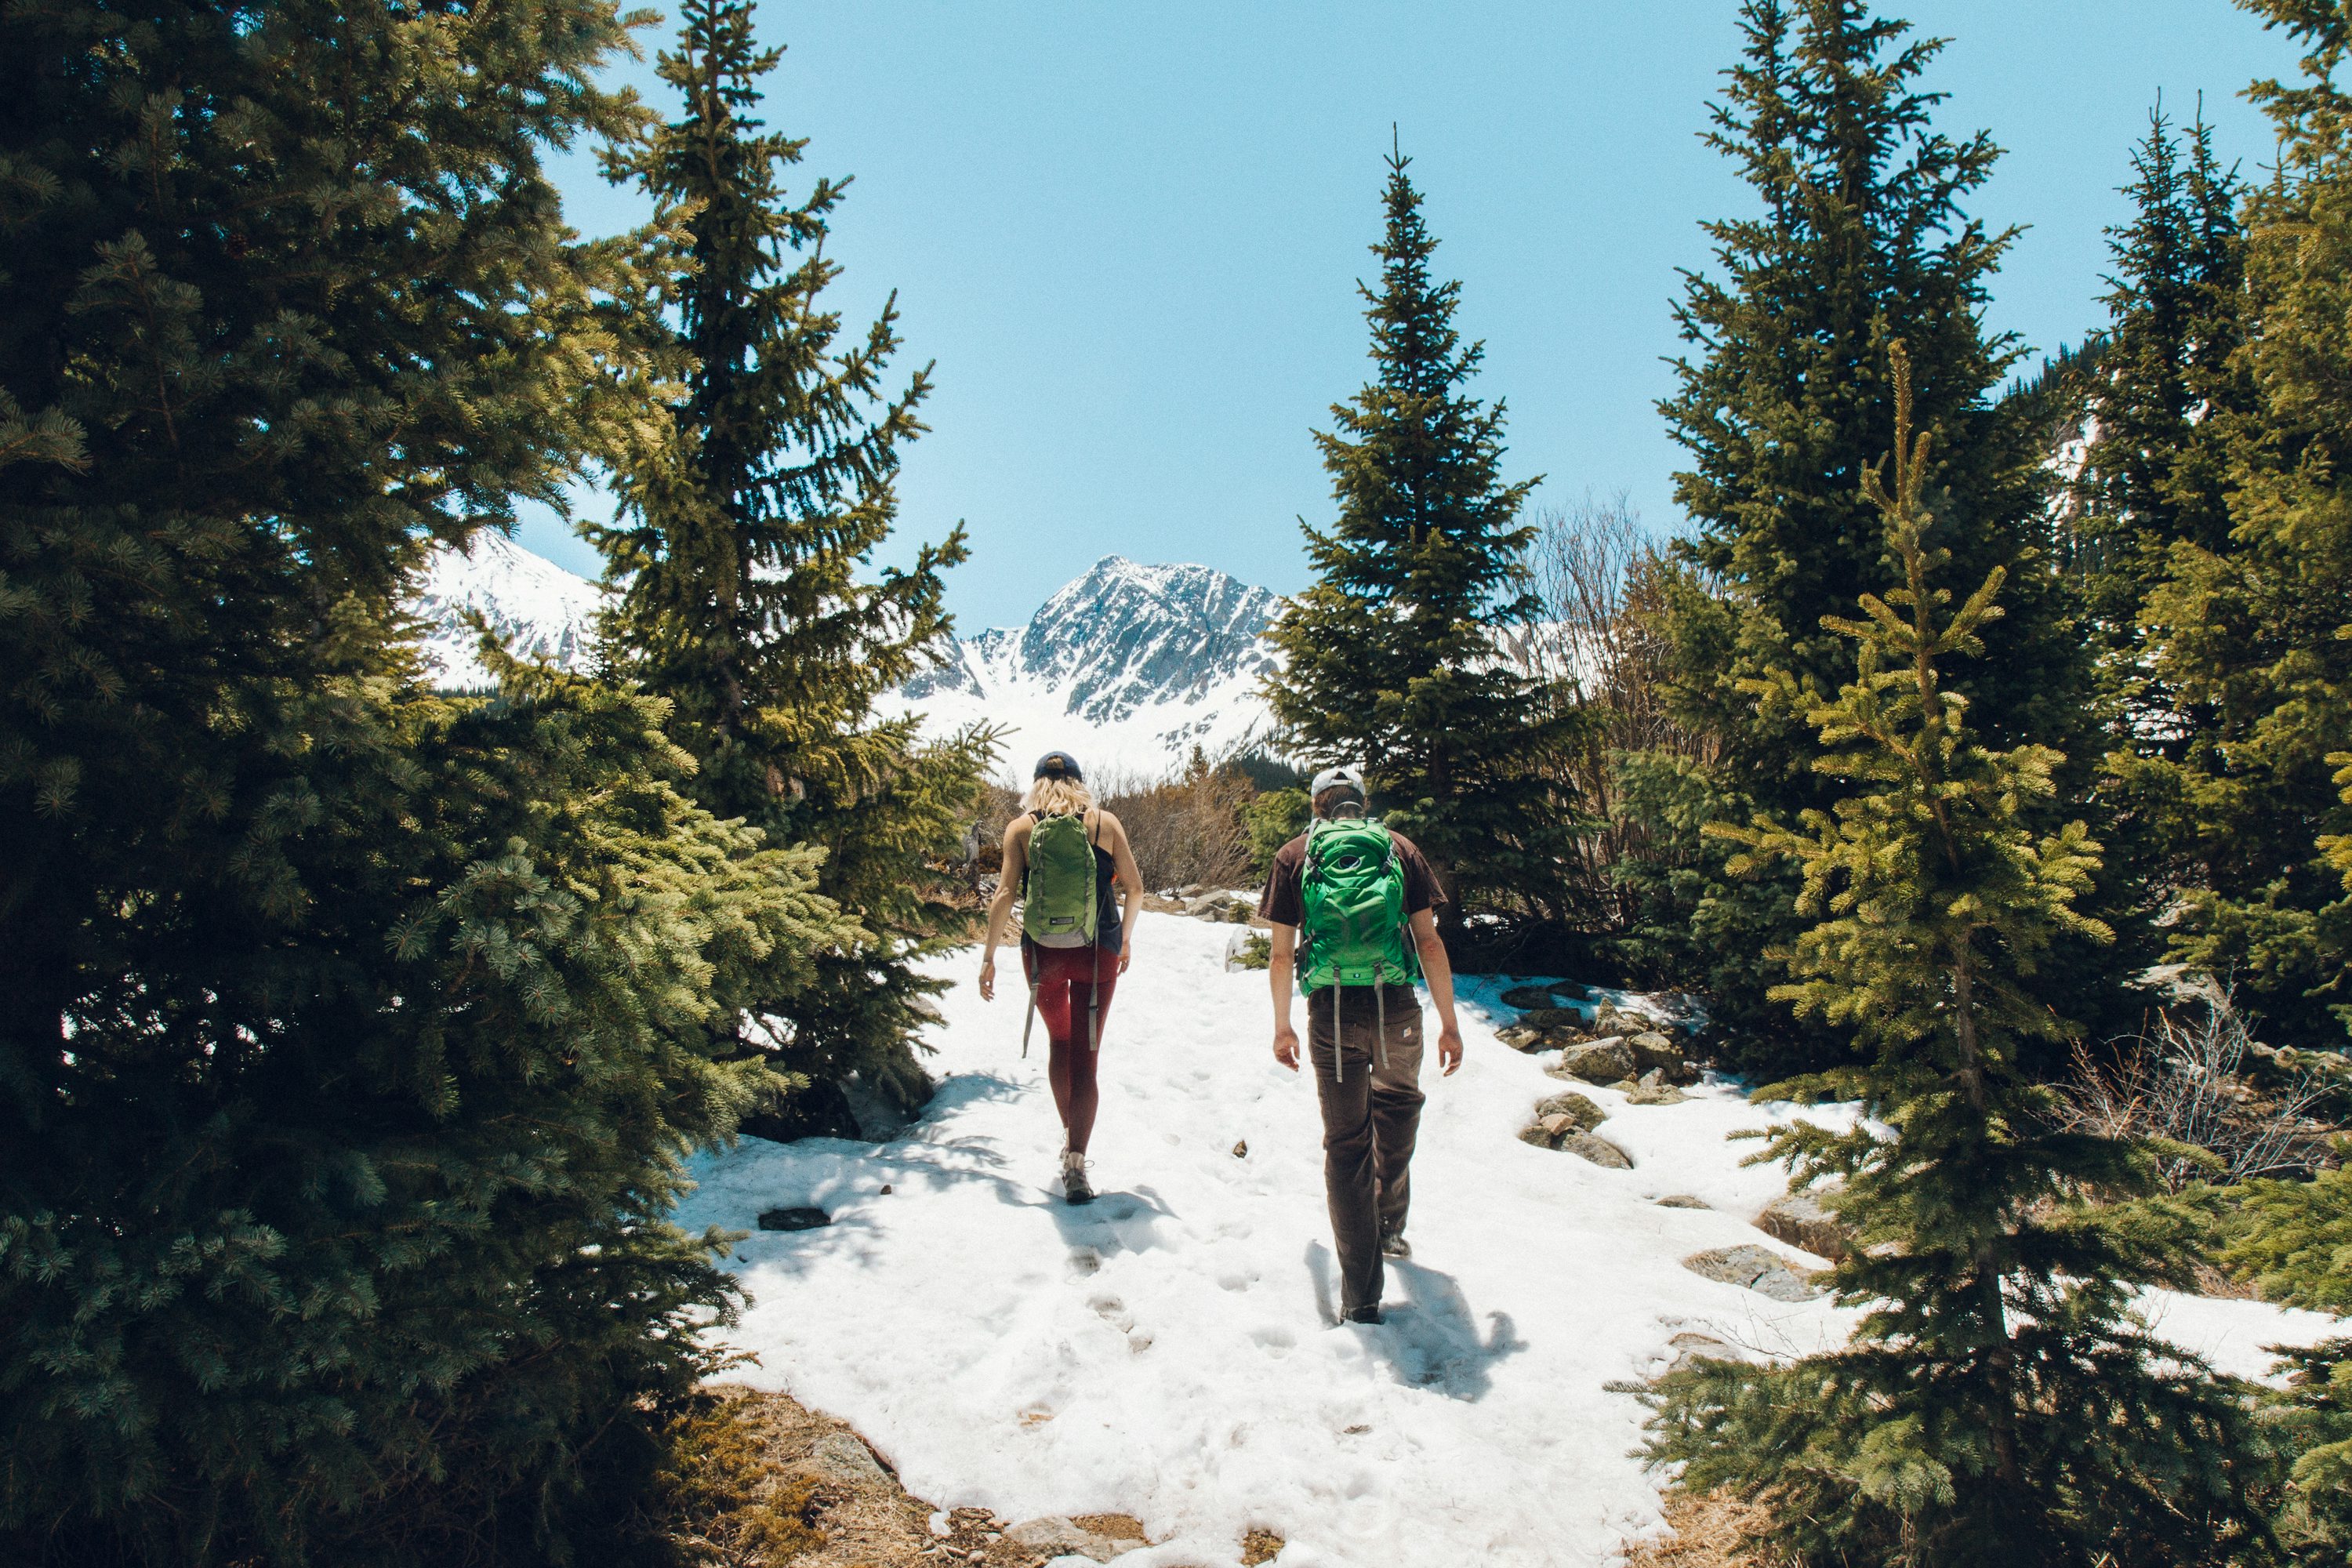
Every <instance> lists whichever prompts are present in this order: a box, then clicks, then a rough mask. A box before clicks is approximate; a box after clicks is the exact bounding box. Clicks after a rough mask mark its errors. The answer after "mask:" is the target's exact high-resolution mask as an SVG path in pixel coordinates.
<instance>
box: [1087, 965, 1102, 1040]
mask: <svg viewBox="0 0 2352 1568" xmlns="http://www.w3.org/2000/svg"><path fill="white" fill-rule="evenodd" d="M1087 951H1089V952H1092V953H1093V954H1094V966H1095V975H1094V980H1093V982H1092V983H1091V984H1088V985H1087V1049H1088V1050H1090V1051H1098V1050H1101V1049H1102V943H1100V942H1097V943H1095V945H1094V946H1093V947H1092V948H1090V949H1088V950H1087Z"/></svg>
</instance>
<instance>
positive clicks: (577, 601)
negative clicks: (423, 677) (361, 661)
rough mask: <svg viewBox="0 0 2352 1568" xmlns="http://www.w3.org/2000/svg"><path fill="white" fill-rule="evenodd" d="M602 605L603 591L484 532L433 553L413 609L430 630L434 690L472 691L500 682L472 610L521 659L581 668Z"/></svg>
mask: <svg viewBox="0 0 2352 1568" xmlns="http://www.w3.org/2000/svg"><path fill="white" fill-rule="evenodd" d="M603 603H604V591H603V590H602V589H600V588H598V587H597V586H596V584H593V583H591V582H590V581H588V579H587V578H585V577H583V576H580V575H578V574H575V573H571V572H566V571H565V570H564V569H563V568H562V567H561V566H558V565H557V564H556V563H554V562H552V561H550V560H548V559H547V558H546V557H545V556H543V555H534V554H533V553H531V552H530V551H528V550H525V549H524V548H523V547H522V546H521V545H520V544H517V543H516V542H514V541H513V540H511V539H509V538H508V537H507V536H506V535H504V534H502V533H499V532H498V531H495V530H493V529H487V528H486V529H483V530H482V531H480V532H478V533H477V534H475V535H474V537H473V539H472V540H471V541H469V542H467V546H466V548H464V549H462V550H459V549H454V548H448V549H443V550H440V551H436V552H435V553H434V556H433V558H432V560H431V561H430V562H429V563H427V564H426V566H425V575H424V578H423V580H422V581H421V582H420V583H419V584H418V585H417V591H416V597H415V601H414V603H413V605H412V607H413V608H414V609H415V612H416V613H417V614H418V615H419V616H422V617H424V619H425V621H426V622H427V623H429V625H428V628H427V630H426V632H425V637H424V649H425V662H426V663H427V665H429V666H430V667H431V668H433V670H434V671H435V672H436V684H437V685H440V686H445V687H449V688H454V689H458V690H466V691H473V690H480V689H485V688H488V687H490V686H493V685H495V684H497V683H496V682H495V681H493V680H492V679H490V672H489V671H488V670H487V669H485V668H482V661H481V658H479V656H478V653H477V646H478V641H479V639H478V637H477V635H476V633H475V631H474V628H473V627H471V626H467V624H466V613H467V611H468V610H472V611H478V612H479V613H480V615H481V616H482V618H483V619H484V620H485V621H487V622H488V623H489V626H490V629H491V630H492V631H493V632H495V633H497V634H498V636H499V640H500V641H502V642H504V643H505V644H506V646H507V649H508V651H509V652H510V653H512V654H514V655H515V657H517V658H524V659H538V660H544V661H545V662H547V663H550V664H554V665H557V666H559V667H561V668H565V669H579V668H585V666H586V664H587V662H588V656H589V649H590V647H591V645H592V644H593V642H594V640H595V635H596V612H597V610H598V609H599V608H600V607H601V606H602V605H603Z"/></svg>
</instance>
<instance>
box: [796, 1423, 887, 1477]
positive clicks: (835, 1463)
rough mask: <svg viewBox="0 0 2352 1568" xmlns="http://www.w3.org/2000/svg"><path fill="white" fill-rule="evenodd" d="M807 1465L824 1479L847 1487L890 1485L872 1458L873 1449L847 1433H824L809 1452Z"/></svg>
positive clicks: (879, 1462) (882, 1469) (885, 1471)
mask: <svg viewBox="0 0 2352 1568" xmlns="http://www.w3.org/2000/svg"><path fill="white" fill-rule="evenodd" d="M809 1465H810V1467H811V1468H814V1470H815V1471H816V1472H817V1473H818V1474H820V1475H822V1476H824V1477H825V1478H826V1479H828V1480H835V1481H843V1482H845V1483H847V1484H849V1485H851V1486H875V1487H887V1486H890V1485H892V1484H893V1482H892V1481H891V1479H890V1473H889V1472H888V1471H887V1470H886V1469H884V1468H882V1462H881V1461H880V1460H878V1459H877V1458H875V1457H874V1450H873V1449H871V1448H869V1447H866V1445H865V1444H864V1443H862V1442H860V1441H859V1440H858V1439H857V1437H856V1436H855V1435H853V1434H851V1433H848V1432H828V1433H826V1434H825V1435H824V1436H822V1437H819V1438H818V1439H817V1440H816V1443H815V1445H814V1447H811V1448H810V1449H809Z"/></svg>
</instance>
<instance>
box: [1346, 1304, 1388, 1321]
mask: <svg viewBox="0 0 2352 1568" xmlns="http://www.w3.org/2000/svg"><path fill="white" fill-rule="evenodd" d="M1339 1321H1341V1322H1343V1323H1377V1322H1379V1321H1381V1310H1380V1309H1379V1308H1378V1307H1358V1308H1356V1309H1355V1310H1352V1311H1350V1312H1349V1313H1348V1314H1347V1316H1345V1317H1343V1318H1341V1319H1340V1320H1339Z"/></svg>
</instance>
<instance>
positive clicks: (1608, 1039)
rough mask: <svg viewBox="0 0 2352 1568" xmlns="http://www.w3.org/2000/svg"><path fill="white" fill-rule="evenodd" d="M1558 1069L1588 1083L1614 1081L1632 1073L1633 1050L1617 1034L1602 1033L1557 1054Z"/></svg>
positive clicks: (1631, 1075) (1625, 1077) (1627, 1076)
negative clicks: (1596, 1037)
mask: <svg viewBox="0 0 2352 1568" xmlns="http://www.w3.org/2000/svg"><path fill="white" fill-rule="evenodd" d="M1559 1067H1560V1071H1561V1072H1562V1073H1563V1074H1565V1075H1566V1076H1568V1077H1570V1078H1580V1079H1584V1081H1585V1082H1587V1083H1615V1082H1617V1081H1618V1080H1619V1079H1628V1078H1632V1077H1633V1050H1632V1049H1631V1048H1630V1047H1627V1045H1626V1044H1625V1042H1624V1040H1623V1039H1622V1038H1621V1037H1618V1036H1615V1035H1609V1036H1604V1037H1601V1039H1597V1040H1586V1041H1583V1042H1582V1043H1580V1044H1578V1045H1573V1046H1570V1047H1567V1048H1566V1049H1565V1050H1563V1051H1562V1052H1561V1054H1560V1058H1559Z"/></svg>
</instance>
